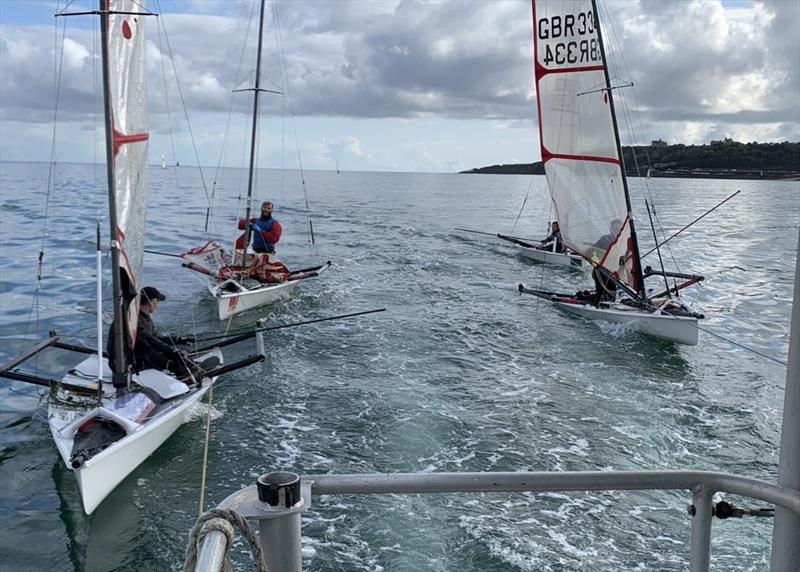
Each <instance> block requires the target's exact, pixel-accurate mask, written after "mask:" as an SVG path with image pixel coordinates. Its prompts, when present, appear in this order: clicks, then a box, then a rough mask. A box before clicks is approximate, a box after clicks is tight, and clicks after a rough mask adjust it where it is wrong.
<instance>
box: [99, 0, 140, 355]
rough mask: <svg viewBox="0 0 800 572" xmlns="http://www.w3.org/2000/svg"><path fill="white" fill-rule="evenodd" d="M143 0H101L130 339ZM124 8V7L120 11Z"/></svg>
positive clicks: (134, 315)
mask: <svg viewBox="0 0 800 572" xmlns="http://www.w3.org/2000/svg"><path fill="white" fill-rule="evenodd" d="M144 4H145V1H144V0H106V8H107V9H108V10H110V11H112V12H118V13H115V14H114V13H112V14H109V16H108V24H109V27H108V28H109V30H108V56H109V68H110V69H109V71H110V93H109V97H110V99H111V109H112V115H113V117H112V121H113V136H114V178H115V183H116V193H115V198H116V211H117V240H118V241H119V244H120V260H119V266H120V270H121V274H122V275H123V288H124V289H125V286H126V285H125V280H126V278H125V277H127V280H128V282H129V284H128V285H127V286H128V288H127V290H128V292H127V293H126V294H127V295H131V294H134V295H133V299H132V300H131V301H130V305H129V306H128V309H127V316H128V328H129V331H130V333H131V339H134V340H135V339H136V323H137V320H138V315H139V296H138V291H139V289H140V288H141V286H142V285H141V284H140V276H141V268H142V259H143V256H144V221H145V213H146V205H147V174H148V168H147V148H148V139H149V134H148V132H147V90H146V84H145V72H146V68H145V60H144V47H145V46H144V43H145V38H144V20H145V16H137V15H135V14H130V12H133V13H143V12H145V11H146V9H145V6H144ZM125 12H128V13H125Z"/></svg>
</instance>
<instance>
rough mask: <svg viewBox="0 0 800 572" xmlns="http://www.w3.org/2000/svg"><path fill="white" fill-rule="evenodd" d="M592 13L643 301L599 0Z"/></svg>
mask: <svg viewBox="0 0 800 572" xmlns="http://www.w3.org/2000/svg"><path fill="white" fill-rule="evenodd" d="M592 12H594V25H595V29H596V30H597V40H598V44H599V45H600V57H601V58H603V75H604V76H605V78H606V94H608V105H609V106H610V109H611V122H612V123H613V125H614V138H615V140H616V143H617V154H618V155H619V163H620V173H621V174H622V188H623V190H624V191H625V206H626V207H627V209H628V217H629V223H630V225H631V243H632V246H633V258H634V261H635V262H636V265H635V267H634V271H635V274H634V283H635V286H636V290H637V292H638V293H639V295H640V296H641V298H642V300H643V301H644V300H645V299H646V294H645V288H644V278H643V277H642V259H641V257H640V256H639V240H638V239H637V238H636V227H635V226H634V223H633V210H632V209H631V197H630V193H629V192H628V177H626V176H625V166H624V164H623V161H622V145H621V144H620V140H619V127H618V126H617V112H616V111H615V110H614V95H613V93H612V90H611V79H610V78H609V76H608V61H607V60H606V51H605V47H604V46H603V33H602V30H601V29H600V16H599V14H598V12H597V0H592Z"/></svg>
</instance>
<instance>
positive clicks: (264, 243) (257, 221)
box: [236, 201, 283, 253]
mask: <svg viewBox="0 0 800 572" xmlns="http://www.w3.org/2000/svg"><path fill="white" fill-rule="evenodd" d="M272 209H273V205H272V203H271V202H269V201H264V202H263V203H261V216H260V217H259V218H251V219H250V221H249V223H250V230H251V231H252V233H253V250H254V251H256V252H258V253H274V252H275V245H276V244H277V243H278V241H279V240H280V239H281V233H282V232H283V228H282V227H281V223H279V222H278V221H277V220H276V219H274V218H272ZM247 222H248V221H246V220H245V219H240V220H239V229H244V228H245V223H247ZM244 237H245V235H244V234H243V235H242V236H240V237H239V238H238V240H237V241H236V248H237V249H238V250H243V249H244V247H245V244H244Z"/></svg>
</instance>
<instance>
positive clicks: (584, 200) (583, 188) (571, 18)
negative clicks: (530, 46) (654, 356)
mask: <svg viewBox="0 0 800 572" xmlns="http://www.w3.org/2000/svg"><path fill="white" fill-rule="evenodd" d="M532 7H533V17H534V28H533V36H534V75H535V81H536V94H537V111H538V114H539V140H540V148H541V155H542V162H543V163H544V169H545V175H546V176H547V184H548V187H549V189H550V194H551V197H552V199H553V202H554V203H555V206H556V213H557V215H558V222H559V226H560V229H561V235H562V239H563V240H564V243H565V244H566V245H568V246H569V247H570V248H571V249H573V250H575V251H576V252H578V253H579V254H580V255H581V256H583V257H584V258H586V259H587V260H589V261H590V262H592V263H593V264H594V265H596V266H600V267H602V268H604V269H605V270H606V271H608V272H609V273H611V274H613V275H614V276H615V277H616V278H617V279H618V280H620V281H621V282H622V283H623V284H626V285H628V286H630V287H631V288H632V289H633V290H636V291H639V290H640V289H641V288H640V283H641V279H640V278H639V276H638V253H637V252H636V250H637V249H636V244H635V234H634V232H633V221H632V216H631V213H630V206H629V200H628V197H627V183H626V181H625V179H624V172H623V169H622V164H621V157H620V150H619V141H618V136H617V134H616V123H615V119H614V116H613V101H612V99H611V94H610V90H609V87H608V76H607V74H606V64H605V58H604V55H603V50H602V45H601V36H600V30H599V27H598V25H597V19H596V12H595V7H594V5H593V2H592V1H591V0H532Z"/></svg>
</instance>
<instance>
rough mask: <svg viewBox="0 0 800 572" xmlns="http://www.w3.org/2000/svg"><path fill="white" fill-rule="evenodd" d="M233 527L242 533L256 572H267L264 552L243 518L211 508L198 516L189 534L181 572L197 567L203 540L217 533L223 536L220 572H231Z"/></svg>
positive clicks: (235, 513) (233, 512) (224, 510)
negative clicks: (222, 557)
mask: <svg viewBox="0 0 800 572" xmlns="http://www.w3.org/2000/svg"><path fill="white" fill-rule="evenodd" d="M234 525H236V526H238V527H239V528H240V529H241V531H242V532H243V533H244V537H245V538H246V539H247V542H248V543H250V554H251V555H252V557H253V560H254V562H255V564H256V570H257V571H258V572H269V570H268V569H267V563H266V561H265V560H264V552H263V550H262V549H261V543H260V542H259V540H258V537H256V533H255V531H254V530H253V528H252V527H251V526H250V523H248V522H247V519H245V518H244V517H243V516H241V515H240V514H239V513H237V512H236V511H233V510H230V509H224V508H212V509H211V510H209V511H207V512H205V513H203V514H202V515H200V518H198V519H197V522H196V523H195V525H194V527H193V528H192V531H191V532H190V533H189V542H188V544H187V545H186V560H185V561H184V564H183V572H194V571H195V568H196V567H197V556H198V552H199V549H200V546H201V545H202V543H203V540H204V539H205V537H206V536H207V535H208V533H209V532H213V531H218V532H221V533H222V534H224V535H225V539H226V543H225V560H224V562H223V565H222V572H231V570H232V569H231V558H230V552H231V546H232V545H233V539H234V535H235V531H234V529H233V527H234Z"/></svg>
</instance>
